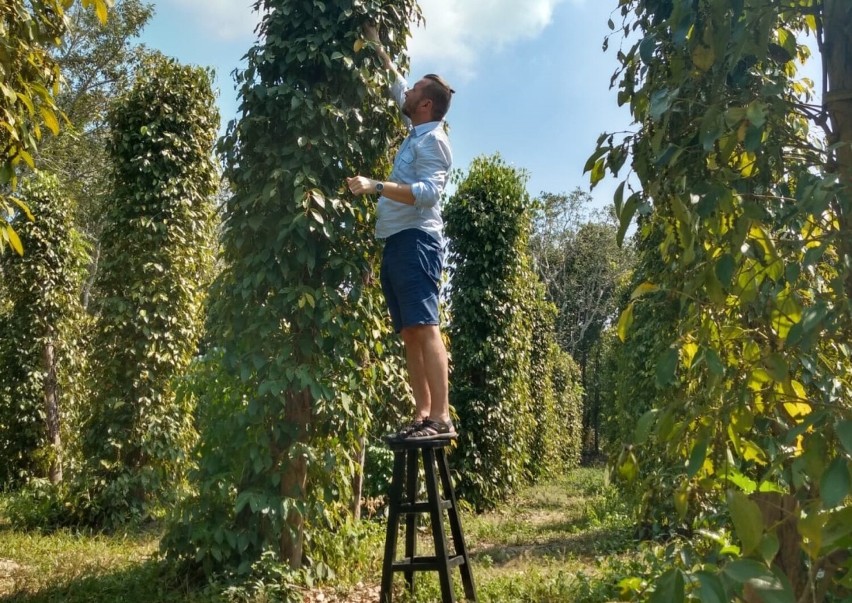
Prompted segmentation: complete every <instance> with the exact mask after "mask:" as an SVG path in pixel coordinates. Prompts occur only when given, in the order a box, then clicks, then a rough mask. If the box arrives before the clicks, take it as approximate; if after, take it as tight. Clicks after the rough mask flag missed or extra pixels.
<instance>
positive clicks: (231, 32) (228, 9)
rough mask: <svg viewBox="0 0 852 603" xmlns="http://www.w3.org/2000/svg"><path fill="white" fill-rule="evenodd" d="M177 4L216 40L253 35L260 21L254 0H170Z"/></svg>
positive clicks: (236, 38) (251, 36)
mask: <svg viewBox="0 0 852 603" xmlns="http://www.w3.org/2000/svg"><path fill="white" fill-rule="evenodd" d="M172 1H173V2H174V3H175V4H176V5H177V6H179V7H180V8H181V9H183V10H184V11H186V13H187V14H188V15H192V17H193V18H194V19H197V20H199V21H200V25H201V27H202V28H203V29H204V30H205V31H208V32H210V34H211V35H212V36H213V37H214V38H215V39H217V40H223V41H227V40H238V39H243V38H248V39H251V38H253V37H254V28H255V26H256V25H257V24H258V23H259V22H260V16H259V13H257V12H256V11H255V10H254V8H253V6H254V0H172Z"/></svg>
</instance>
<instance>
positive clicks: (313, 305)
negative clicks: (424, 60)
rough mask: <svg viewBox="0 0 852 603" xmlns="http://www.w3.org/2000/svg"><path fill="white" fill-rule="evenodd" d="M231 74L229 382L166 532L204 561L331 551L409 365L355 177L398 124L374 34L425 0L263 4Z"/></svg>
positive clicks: (268, 0) (325, 557)
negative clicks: (391, 382) (255, 31)
mask: <svg viewBox="0 0 852 603" xmlns="http://www.w3.org/2000/svg"><path fill="white" fill-rule="evenodd" d="M255 8H256V9H258V10H261V11H262V12H263V19H262V22H261V25H260V29H259V36H260V37H259V40H258V42H257V43H256V45H255V46H253V47H252V48H251V49H250V50H249V51H248V53H247V55H246V58H247V66H246V68H245V69H244V70H243V71H241V72H239V73H238V74H237V83H238V86H239V95H240V99H241V104H240V118H239V120H237V121H236V122H232V123H231V124H230V126H229V128H228V133H227V135H226V136H225V137H224V138H223V139H222V140H221V142H220V151H221V153H222V157H223V159H224V161H225V165H226V172H225V175H226V177H227V179H228V181H229V185H230V187H231V190H232V191H233V194H232V195H231V197H230V198H229V199H228V200H227V203H226V205H225V208H224V212H225V224H224V232H223V237H222V245H223V252H224V265H225V267H224V270H223V272H222V274H221V276H220V277H219V278H218V279H217V282H216V283H215V288H214V293H213V295H214V300H213V303H212V307H211V318H210V325H211V329H212V333H211V340H212V342H213V345H214V346H215V347H216V350H217V353H218V354H220V358H221V367H222V372H223V374H222V380H223V383H226V384H227V387H225V388H223V390H224V392H222V391H220V392H219V393H218V394H217V395H216V396H215V399H211V400H209V401H207V402H202V404H204V405H205V406H206V408H207V410H206V411H205V412H206V413H207V417H208V418H209V420H208V421H207V423H206V427H205V431H204V432H203V433H202V434H201V442H200V446H199V451H198V453H199V457H198V469H197V471H195V472H194V475H193V483H194V485H195V486H196V487H197V488H198V495H197V496H195V497H193V498H192V499H191V500H190V501H188V502H187V504H186V505H184V506H183V507H182V508H181V509H180V511H179V514H178V516H177V517H176V518H175V520H174V522H173V524H172V528H171V529H170V531H169V533H168V534H167V536H166V538H165V539H164V542H163V548H164V550H165V551H166V554H167V555H168V556H169V557H172V558H179V559H185V560H188V561H191V562H193V563H198V564H199V565H200V566H201V567H203V569H204V570H205V571H207V572H208V573H219V572H221V573H225V574H229V575H232V574H237V575H245V574H248V573H249V572H250V571H251V570H252V567H253V566H254V567H258V566H257V565H256V564H258V563H260V561H261V559H263V560H264V563H266V562H271V563H273V564H277V565H278V566H279V567H280V566H282V565H283V566H284V567H288V566H289V567H290V568H293V569H296V570H297V569H299V568H301V567H303V566H305V565H308V564H310V568H311V571H312V572H313V573H314V574H320V575H321V574H322V569H323V568H324V567H327V566H328V565H329V564H331V563H332V561H333V559H332V557H333V556H334V555H335V554H336V553H335V549H334V547H335V546H339V543H340V542H341V539H339V538H333V537H331V533H332V530H333V529H336V528H338V527H340V526H341V525H342V524H344V523H345V519H346V516H347V509H348V508H349V503H350V501H349V500H348V492H349V491H350V483H351V480H352V477H353V474H354V473H355V472H356V466H357V464H358V463H357V460H356V459H357V458H358V457H359V454H360V450H361V449H362V448H363V437H364V436H365V434H366V431H367V427H368V421H369V418H370V415H371V407H375V406H380V405H384V404H387V403H388V401H387V400H386V399H384V397H383V396H381V395H379V394H380V392H382V391H383V390H384V389H386V388H384V385H383V381H384V380H388V379H395V378H398V376H399V375H400V371H399V370H398V367H399V361H398V359H397V357H395V356H390V355H389V354H388V353H387V350H386V348H385V346H384V343H383V341H384V340H385V338H386V336H387V332H388V321H387V318H386V316H385V314H386V312H385V309H384V303H383V301H382V299H381V295H380V293H379V292H378V290H377V287H376V283H375V279H373V277H372V274H371V271H372V266H373V265H374V264H375V258H376V249H375V244H374V241H373V221H374V220H373V208H374V203H375V199H374V198H369V197H364V198H356V199H353V198H352V197H351V195H349V193H348V192H346V190H345V187H344V184H345V178H346V177H348V176H352V175H355V174H367V175H372V176H374V177H381V176H383V175H384V174H385V173H386V170H387V168H388V167H389V162H388V159H387V157H388V156H387V154H388V151H389V149H390V148H392V147H393V146H394V145H395V144H397V143H398V142H399V141H400V140H401V138H402V136H403V135H404V134H403V130H402V128H401V127H400V125H401V124H400V119H399V110H398V108H397V107H396V106H395V105H394V104H393V103H392V102H391V101H390V99H389V97H388V94H387V88H388V84H389V82H388V81H387V75H386V73H385V72H384V70H383V69H382V68H381V61H380V60H379V58H378V57H377V55H376V53H375V52H373V51H372V49H371V48H370V43H368V42H366V41H365V40H364V38H363V35H362V26H363V25H364V24H367V23H371V24H374V25H375V26H376V27H377V28H378V30H379V33H380V35H381V37H382V39H383V43H384V46H385V48H386V49H387V50H388V52H389V54H390V55H392V56H396V55H399V54H400V53H401V52H402V50H403V47H404V46H403V45H404V42H405V38H406V36H407V35H408V28H409V23H410V22H411V20H412V18H414V17H416V16H417V14H418V13H417V9H416V5H415V3H414V2H413V1H409V0H405V1H402V2H361V1H355V2H353V1H351V0H331V1H323V2H317V1H314V0H264V1H261V2H257V3H256V5H255Z"/></svg>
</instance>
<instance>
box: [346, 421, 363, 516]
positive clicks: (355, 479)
mask: <svg viewBox="0 0 852 603" xmlns="http://www.w3.org/2000/svg"><path fill="white" fill-rule="evenodd" d="M356 454H357V457H358V470H357V471H356V472H355V475H353V476H352V501H351V502H350V504H349V510H350V511H351V512H352V519H354V520H355V521H358V520H359V519H361V495H362V494H363V492H364V461H366V459H367V438H366V437H364V436H361V438H360V439H359V440H358V450H357V451H356Z"/></svg>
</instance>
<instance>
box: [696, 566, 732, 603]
mask: <svg viewBox="0 0 852 603" xmlns="http://www.w3.org/2000/svg"><path fill="white" fill-rule="evenodd" d="M695 577H696V578H697V579H698V598H699V599H700V600H701V603H728V601H729V599H728V596H727V595H726V594H725V587H724V586H723V585H722V581H721V580H720V579H719V576H716V575H714V574H711V573H709V572H703V571H701V572H695Z"/></svg>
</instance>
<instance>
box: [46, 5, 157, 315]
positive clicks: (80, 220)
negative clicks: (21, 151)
mask: <svg viewBox="0 0 852 603" xmlns="http://www.w3.org/2000/svg"><path fill="white" fill-rule="evenodd" d="M152 15H153V7H152V6H151V5H150V4H147V3H145V2H142V1H141V0H118V1H117V2H115V4H114V5H113V6H112V7H111V9H110V17H109V19H108V20H107V21H106V23H101V22H100V21H99V20H98V18H97V17H96V15H95V14H94V13H93V12H92V11H91V10H86V9H84V8H83V7H82V6H80V5H74V6H72V7H71V8H70V9H69V10H68V12H67V13H66V21H67V24H68V31H67V32H66V34H65V35H64V36H63V38H62V41H61V44H60V45H59V46H58V47H56V48H55V49H54V50H53V51H52V53H51V55H52V58H53V60H54V61H55V62H56V65H57V67H58V68H59V70H60V72H61V74H62V79H63V86H62V88H61V89H60V91H59V94H57V95H56V97H55V102H56V106H57V108H58V109H59V111H61V112H62V113H63V114H64V115H65V118H66V119H67V127H65V128H63V130H62V131H61V132H60V133H59V135H58V136H54V137H48V138H45V139H44V140H43V141H42V144H40V145H39V149H38V156H37V158H36V161H37V162H38V165H39V166H40V167H41V169H44V170H46V171H49V172H50V173H52V174H55V175H56V176H57V177H58V178H59V180H60V182H61V184H62V186H63V188H64V189H65V190H66V191H67V194H69V195H70V196H71V197H73V198H74V199H76V200H77V203H76V208H77V213H76V216H75V222H76V223H77V225H78V228H79V229H80V230H81V231H82V232H83V233H84V235H85V236H86V238H87V240H88V241H89V243H90V245H91V254H92V266H91V267H90V270H89V278H88V281H87V283H86V287H85V288H84V291H83V304H84V306H88V305H89V299H90V291H91V285H92V283H93V282H94V280H95V277H96V275H97V267H98V260H99V258H100V242H99V238H100V232H101V230H102V229H103V218H104V216H105V215H106V203H108V202H109V199H110V188H111V184H110V172H111V167H110V157H109V152H108V147H109V140H110V131H109V124H108V122H107V113H108V110H109V106H110V104H111V103H112V102H114V101H115V100H116V99H117V98H118V97H119V96H120V95H121V94H123V93H125V92H126V91H127V89H128V88H129V87H130V85H131V84H132V82H133V75H134V73H135V72H136V70H137V69H138V68H139V67H140V65H141V64H142V61H143V59H144V58H145V57H148V56H151V55H152V54H153V53H152V52H151V51H149V50H148V49H146V48H145V47H144V46H142V45H141V44H138V43H136V42H134V39H135V38H136V37H137V36H138V35H139V34H140V33H141V31H142V29H143V28H144V27H145V25H146V24H147V23H148V21H149V20H150V19H151V16H152Z"/></svg>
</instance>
